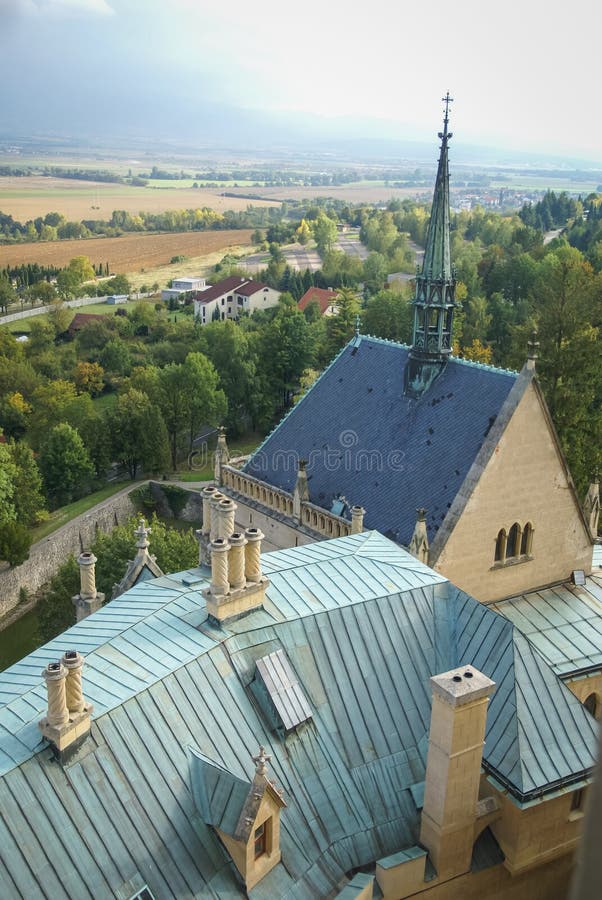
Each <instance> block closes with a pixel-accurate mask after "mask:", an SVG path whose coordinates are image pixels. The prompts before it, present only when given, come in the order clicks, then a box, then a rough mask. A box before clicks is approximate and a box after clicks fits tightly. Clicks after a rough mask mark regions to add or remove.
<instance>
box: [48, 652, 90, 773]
mask: <svg viewBox="0 0 602 900" xmlns="http://www.w3.org/2000/svg"><path fill="white" fill-rule="evenodd" d="M83 664H84V659H83V657H82V656H81V655H80V654H79V653H78V652H77V650H68V651H67V652H66V653H65V654H64V656H63V658H62V659H61V660H60V661H58V662H52V663H48V665H47V666H46V668H45V669H44V671H43V672H42V677H43V678H44V681H45V682H46V689H47V691H48V710H47V713H46V716H45V718H43V719H42V720H41V721H40V723H39V727H40V731H41V732H42V735H43V737H45V738H46V740H47V741H48V742H49V743H50V745H51V747H52V750H53V753H54V755H55V757H56V758H57V759H58V760H59V762H61V763H62V764H64V763H66V762H68V761H69V759H70V758H71V756H72V755H73V754H74V753H75V751H76V750H77V749H78V748H79V747H80V745H81V744H82V742H83V741H84V740H85V738H86V737H87V735H88V733H89V731H90V714H91V712H92V709H93V707H92V706H91V705H90V704H89V703H86V701H85V700H84V697H83V693H82V667H83Z"/></svg>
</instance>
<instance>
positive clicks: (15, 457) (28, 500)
mask: <svg viewBox="0 0 602 900" xmlns="http://www.w3.org/2000/svg"><path fill="white" fill-rule="evenodd" d="M8 447H9V451H10V455H11V457H12V462H13V465H14V475H13V487H14V495H13V505H14V507H15V513H16V516H17V520H18V521H19V522H20V523H21V525H29V526H31V525H36V524H37V523H38V522H39V521H40V519H41V518H43V517H44V515H45V514H46V498H45V497H44V492H43V485H42V476H41V474H40V470H39V468H38V464H37V463H36V461H35V458H34V455H33V451H32V450H31V448H30V447H28V446H27V444H24V443H23V442H22V441H14V440H11V441H10V443H9V445H8Z"/></svg>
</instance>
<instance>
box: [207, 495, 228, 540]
mask: <svg viewBox="0 0 602 900" xmlns="http://www.w3.org/2000/svg"><path fill="white" fill-rule="evenodd" d="M222 500H226V497H225V496H224V494H222V493H221V491H214V493H213V496H212V497H211V503H210V507H211V518H210V529H209V538H210V540H212V541H214V540H215V539H216V537H219V536H220V534H219V513H218V509H219V504H220V503H221V501H222Z"/></svg>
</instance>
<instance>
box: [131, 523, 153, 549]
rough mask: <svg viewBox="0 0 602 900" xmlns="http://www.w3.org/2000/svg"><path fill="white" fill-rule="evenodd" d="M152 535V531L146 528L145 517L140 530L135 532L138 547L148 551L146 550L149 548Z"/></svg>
mask: <svg viewBox="0 0 602 900" xmlns="http://www.w3.org/2000/svg"><path fill="white" fill-rule="evenodd" d="M150 533H151V529H150V528H147V527H146V521H145V519H144V518H143V517H141V518H140V523H139V525H138V528H137V529H136V530H135V532H134V537H135V538H136V546H137V547H138V548H139V549H140V550H146V548H147V547H148V543H149V542H148V536H149V534H150Z"/></svg>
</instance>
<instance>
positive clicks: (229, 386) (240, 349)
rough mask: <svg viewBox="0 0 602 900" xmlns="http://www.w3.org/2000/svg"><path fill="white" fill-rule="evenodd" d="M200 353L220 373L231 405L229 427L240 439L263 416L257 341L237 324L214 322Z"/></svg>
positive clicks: (203, 334) (204, 332)
mask: <svg viewBox="0 0 602 900" xmlns="http://www.w3.org/2000/svg"><path fill="white" fill-rule="evenodd" d="M249 324H251V323H250V322H249ZM199 349H201V350H202V351H203V353H205V355H206V356H207V357H208V358H209V359H210V360H211V362H212V363H213V365H214V366H215V369H216V370H217V373H218V375H219V383H220V385H221V387H222V388H223V390H224V392H225V394H226V399H227V402H228V412H227V415H226V419H225V424H226V426H227V428H228V432H229V433H230V434H233V435H237V434H239V433H240V432H241V431H243V430H244V429H245V428H247V427H248V425H249V421H250V419H252V418H253V413H254V412H256V413H257V414H258V415H259V410H258V408H257V404H259V403H260V402H262V400H263V391H262V385H260V384H259V383H258V373H257V364H258V357H259V350H258V347H257V341H255V340H254V337H253V335H250V334H248V333H247V332H245V331H244V330H243V329H242V328H241V327H240V326H239V325H237V324H236V323H235V322H232V321H230V320H226V321H224V322H210V323H209V324H208V325H206V326H205V327H204V328H203V329H202V332H201V335H200V339H199Z"/></svg>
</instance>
